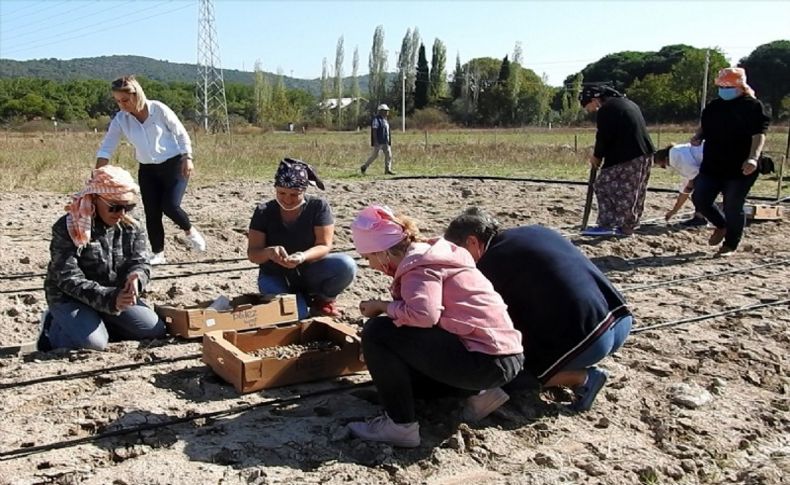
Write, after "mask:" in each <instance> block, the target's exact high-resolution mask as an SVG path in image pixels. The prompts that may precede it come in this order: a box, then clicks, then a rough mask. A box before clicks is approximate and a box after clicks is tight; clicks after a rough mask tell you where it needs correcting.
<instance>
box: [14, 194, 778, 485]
mask: <svg viewBox="0 0 790 485" xmlns="http://www.w3.org/2000/svg"><path fill="white" fill-rule="evenodd" d="M327 185H328V190H327V191H326V192H325V193H324V194H323V195H324V196H325V197H327V199H328V200H329V201H330V203H331V204H332V207H333V209H334V211H335V215H336V219H337V229H336V240H335V247H336V250H339V251H349V254H351V255H352V256H354V257H355V258H357V261H358V263H359V265H360V271H359V274H358V278H357V280H356V282H355V283H354V285H353V286H352V287H351V288H350V289H349V290H348V291H347V292H345V293H344V294H343V295H342V297H341V298H340V300H339V306H340V308H341V309H343V311H344V315H343V317H342V318H341V320H342V321H343V322H345V323H348V324H351V325H360V324H361V323H362V318H361V316H360V314H359V311H358V309H357V305H358V302H359V301H360V300H361V299H369V298H375V297H383V296H386V294H387V284H388V278H387V277H385V276H382V275H380V274H378V273H375V272H373V271H372V270H371V269H369V268H368V267H367V266H366V264H365V262H364V261H363V260H360V259H359V255H357V254H356V253H354V252H353V251H352V250H351V243H350V233H349V224H350V222H351V220H352V218H353V216H354V214H355V213H356V211H358V210H359V209H361V208H362V207H364V206H365V205H367V204H369V203H371V202H379V203H384V204H387V205H389V206H391V207H393V208H394V209H395V210H396V211H404V212H406V213H408V214H410V215H412V216H415V217H416V218H417V219H419V220H420V221H421V222H422V227H424V230H425V233H426V234H427V235H433V234H440V233H441V232H442V230H443V229H444V227H445V225H446V224H447V222H448V221H449V220H450V219H452V218H453V217H454V216H455V215H457V214H458V213H459V212H460V211H461V210H462V209H463V208H464V207H466V206H469V205H479V206H482V207H483V208H486V209H488V210H490V211H491V212H493V213H494V214H495V215H496V217H497V218H499V220H500V221H501V222H502V223H503V225H504V226H514V225H521V224H530V223H540V224H546V225H549V226H552V227H556V228H559V229H560V230H561V231H562V232H564V233H565V234H567V235H568V236H569V237H571V239H572V240H573V241H574V242H575V243H576V244H577V245H578V246H579V247H581V248H582V250H583V251H584V252H585V253H586V254H588V255H589V257H590V258H592V260H593V261H594V262H595V263H596V264H597V265H598V266H599V267H601V268H602V269H603V270H604V271H605V272H606V273H607V274H608V275H609V277H610V278H611V279H612V280H613V281H615V282H616V283H617V284H618V285H619V287H620V288H622V289H623V290H624V291H625V292H626V296H627V297H628V299H629V303H630V304H631V305H632V307H633V311H634V313H635V315H636V317H637V322H636V325H639V326H646V325H653V324H659V323H662V322H669V321H675V320H678V319H684V318H693V317H700V316H703V315H705V314H709V313H717V312H722V311H725V310H730V309H735V308H739V307H742V306H747V305H752V304H759V303H772V302H777V301H781V300H784V299H787V298H790V290H788V281H790V268H788V265H787V264H776V265H772V266H765V267H762V268H757V269H753V270H751V271H747V272H740V273H731V274H725V275H720V276H714V277H711V278H707V279H697V280H691V281H683V282H678V283H677V284H675V285H669V286H660V287H653V288H640V287H642V286H644V285H648V284H650V283H654V282H661V281H668V280H671V279H678V278H687V277H691V276H699V275H715V274H716V273H720V272H723V271H726V270H734V269H740V268H748V267H752V266H755V265H759V264H766V263H771V262H776V261H780V260H786V259H788V258H789V257H790V244H788V239H790V229H788V227H790V226H788V224H787V221H786V220H784V221H779V222H762V223H756V224H752V225H751V226H750V227H749V228H748V229H747V234H746V237H745V241H744V243H743V244H742V250H741V251H740V252H738V253H737V254H736V255H734V256H732V257H730V258H726V259H715V258H712V254H713V250H712V249H711V248H710V247H709V246H707V245H706V241H707V236H708V231H709V230H708V229H704V228H699V229H692V230H683V229H681V228H679V227H677V226H674V225H669V226H668V225H666V224H664V223H663V222H659V223H653V224H645V225H643V226H642V228H640V229H639V230H638V232H637V235H636V236H634V237H631V238H626V239H605V240H588V239H584V238H581V237H578V236H577V235H575V234H574V232H575V230H576V229H575V228H574V226H575V225H578V221H579V220H580V219H581V205H582V203H583V199H584V192H583V190H582V189H581V188H579V187H568V186H560V185H539V184H530V183H516V182H505V181H475V180H464V181H453V180H386V181H385V180H374V179H367V180H359V181H341V182H334V183H333V182H332V181H330V182H329V183H328V184H327ZM272 195H273V191H272V188H271V187H270V186H268V185H253V184H245V183H223V184H220V185H217V186H213V187H207V188H203V189H199V190H198V189H194V188H191V189H190V191H189V193H188V194H187V196H186V198H185V208H186V209H187V211H188V212H189V213H190V214H191V215H192V217H193V220H194V222H195V224H196V226H197V227H198V228H200V229H201V230H202V231H203V232H204V234H205V235H206V239H207V241H208V247H209V250H208V252H207V253H206V254H195V253H193V252H192V251H190V250H189V249H188V245H187V244H186V243H185V242H184V241H182V240H181V239H180V237H179V236H178V234H177V233H178V231H177V230H176V228H175V227H174V226H173V225H172V224H170V225H168V226H166V227H167V230H168V241H167V257H168V259H169V260H170V261H171V263H170V264H168V265H165V266H159V267H156V268H155V271H154V276H155V277H156V278H157V279H156V280H154V281H153V282H152V283H151V285H150V288H149V291H148V293H147V294H146V295H145V297H144V298H145V300H146V301H148V302H150V303H152V304H157V303H160V304H161V303H167V304H193V303H196V302H201V301H207V300H214V299H216V298H217V297H219V296H221V295H225V296H228V297H232V296H235V295H240V294H243V293H247V292H254V291H255V289H256V285H255V275H256V273H255V268H254V267H253V266H252V265H251V264H250V263H248V262H247V261H246V259H245V251H246V231H247V226H248V223H249V218H250V216H251V215H252V211H253V207H254V205H255V204H256V203H257V202H259V201H262V200H266V199H269V198H271V197H272ZM671 200H672V196H671V195H667V194H660V195H657V194H649V196H648V203H647V209H646V214H645V218H646V219H648V220H649V219H656V218H658V219H660V217H661V215H662V214H663V213H664V211H665V210H666V208H668V207H670V206H671ZM65 202H66V197H64V196H63V195H59V194H52V193H11V194H9V193H5V194H0V261H1V262H2V266H1V267H0V328H1V329H2V332H0V346H6V347H7V346H13V345H15V344H20V343H23V342H28V341H31V340H33V339H35V337H36V334H37V323H38V320H39V316H40V314H41V312H42V311H43V310H44V308H45V306H46V303H45V301H44V298H43V292H42V291H41V287H42V281H43V278H42V277H41V276H39V275H41V274H42V273H43V272H44V271H45V270H46V264H47V262H48V239H49V233H50V226H51V224H52V223H53V222H54V221H55V220H56V218H57V217H58V216H59V215H60V214H62V207H63V205H64V203H65ZM168 224H169V223H168ZM210 260H214V261H213V262H208V261H210ZM218 270H222V272H218ZM789 325H790V310H788V306H787V305H780V306H769V307H765V308H760V309H754V310H749V311H746V312H741V313H738V314H733V315H726V316H721V317H717V318H712V319H705V320H702V321H698V322H689V323H687V324H684V325H679V326H672V327H664V328H657V329H655V330H649V331H644V332H640V333H636V334H634V335H632V336H631V337H630V339H629V340H628V342H627V343H626V345H625V346H624V348H623V349H622V350H621V351H620V352H619V353H618V354H617V355H615V356H614V357H613V358H610V359H607V360H606V361H604V362H603V367H605V368H606V369H608V370H609V371H610V373H611V376H612V377H611V379H610V380H609V383H608V385H607V386H606V387H605V388H604V390H603V391H602V393H601V394H600V396H599V399H598V401H597V402H596V404H595V406H594V408H593V409H592V410H591V411H590V412H588V413H585V414H581V415H573V414H571V413H569V412H567V411H566V410H565V408H564V407H563V406H562V404H561V403H558V402H557V400H559V401H561V400H562V393H556V392H554V391H546V392H544V393H541V394H533V393H522V394H517V395H514V396H512V399H511V400H510V401H509V402H508V403H507V404H506V405H505V406H503V407H502V408H501V409H500V410H498V411H497V412H495V413H494V414H493V415H491V416H490V417H489V418H486V419H485V420H484V421H482V422H480V423H476V424H474V425H469V424H465V423H462V422H461V421H460V418H459V415H460V403H459V402H458V401H456V400H452V399H445V400H440V401H430V402H428V401H424V402H420V403H419V420H420V425H421V432H422V445H421V446H420V447H419V448H416V449H410V450H402V449H396V448H392V447H389V446H387V445H381V444H374V443H366V442H362V441H359V440H356V439H352V438H351V437H350V436H349V435H348V433H347V431H346V428H345V423H347V422H349V421H352V420H357V419H360V418H366V417H370V416H373V415H375V414H376V413H378V412H379V407H378V406H377V404H376V396H375V392H374V389H373V388H372V387H370V386H366V385H365V383H366V382H367V381H368V380H369V376H368V375H367V374H366V373H360V374H357V375H354V376H350V377H346V378H341V379H337V380H335V381H325V382H319V383H311V384H303V385H296V386H290V387H287V388H281V389H273V390H266V391H262V392H258V393H252V394H247V395H243V396H240V395H238V394H237V393H236V392H235V391H234V389H233V388H232V387H231V386H230V385H229V384H226V383H224V382H223V381H222V380H221V379H220V378H219V377H217V376H216V375H214V374H213V373H212V372H211V370H210V369H208V368H207V367H206V365H205V364H203V363H202V362H201V361H200V359H199V357H195V356H197V355H199V353H200V343H199V341H184V340H179V339H165V340H161V341H146V342H119V343H113V344H111V345H110V348H109V349H108V351H106V352H91V351H70V352H62V351H53V352H49V353H40V352H32V353H24V354H18V353H14V352H11V351H10V350H6V351H4V354H5V355H3V356H2V357H0V483H13V484H34V483H59V484H76V483H85V484H118V485H122V484H129V485H131V484H173V483H201V484H202V483H223V484H236V483H255V484H269V483H272V484H273V483H370V484H376V483H381V484H389V483H397V484H412V483H428V484H445V485H450V484H468V483H513V484H556V483H590V484H626V483H628V484H632V483H642V484H659V483H681V484H697V483H744V484H780V483H790V480H789V479H788V477H790V371H789V370H788V369H789V368H790V359H789V357H788V356H790V331H789V330H788V326H789ZM178 357H182V359H179V360H175V358H178ZM163 359H164V360H165V362H158V361H160V360H163ZM124 364H136V365H135V366H130V367H131V368H129V367H127V368H125V369H124V370H119V371H113V370H112V368H113V367H114V366H119V365H124ZM352 384H357V385H356V386H351V385H352ZM333 390H334V391H335V392H332V391H333ZM324 391H326V392H324ZM315 393H318V394H317V395H316V394H315ZM311 394H312V396H311ZM303 395H304V396H305V397H303V398H301V399H298V397H299V396H303ZM267 402H269V404H265V403H267ZM245 405H255V406H246V407H244V406H245ZM231 408H240V412H238V413H235V414H218V415H216V416H211V417H201V418H198V419H194V420H184V421H183V422H181V423H179V424H175V425H172V426H167V427H154V426H150V428H151V429H148V430H140V431H138V432H135V433H132V434H123V435H118V436H112V437H107V438H103V439H100V440H95V441H86V442H83V443H80V442H73V440H79V439H81V438H88V437H90V436H91V435H94V434H96V433H101V432H109V431H113V430H119V429H122V428H126V427H130V426H140V425H155V424H156V423H161V422H165V421H170V420H173V419H176V418H181V417H189V416H193V415H194V414H195V413H207V412H212V411H222V410H228V409H231ZM64 441H68V442H70V443H68V446H64V447H62V448H56V449H52V450H39V449H37V448H36V447H37V446H41V445H46V444H50V443H57V442H64ZM22 450H27V451H28V452H29V453H28V454H22ZM10 453H13V454H10Z"/></svg>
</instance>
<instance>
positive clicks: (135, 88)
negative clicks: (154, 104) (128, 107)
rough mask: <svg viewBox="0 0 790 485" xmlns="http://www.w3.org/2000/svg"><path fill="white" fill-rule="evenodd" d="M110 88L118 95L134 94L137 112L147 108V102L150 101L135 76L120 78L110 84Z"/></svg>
mask: <svg viewBox="0 0 790 485" xmlns="http://www.w3.org/2000/svg"><path fill="white" fill-rule="evenodd" d="M110 88H111V89H112V91H113V92H116V93H128V94H133V95H134V96H135V99H136V101H137V102H136V103H135V109H136V110H137V111H142V110H143V108H145V102H146V101H148V98H146V97H145V91H143V87H142V86H140V82H139V81H138V80H137V78H136V77H134V75H131V74H130V75H128V76H123V77H119V78H118V79H116V80H115V81H113V82H112V84H110Z"/></svg>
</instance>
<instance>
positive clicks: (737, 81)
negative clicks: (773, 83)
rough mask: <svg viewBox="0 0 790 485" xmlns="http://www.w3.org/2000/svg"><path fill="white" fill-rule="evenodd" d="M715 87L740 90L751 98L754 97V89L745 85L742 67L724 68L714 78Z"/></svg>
mask: <svg viewBox="0 0 790 485" xmlns="http://www.w3.org/2000/svg"><path fill="white" fill-rule="evenodd" d="M715 82H716V86H721V87H725V88H741V89H743V91H744V92H745V93H746V94H748V95H749V96H751V97H754V89H752V88H751V86H749V85H748V84H746V70H745V69H743V68H742V67H725V68H724V69H721V70H719V75H718V76H716V81H715Z"/></svg>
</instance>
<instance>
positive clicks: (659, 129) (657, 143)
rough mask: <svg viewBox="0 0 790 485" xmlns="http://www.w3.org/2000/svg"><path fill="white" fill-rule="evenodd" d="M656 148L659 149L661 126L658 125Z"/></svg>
mask: <svg viewBox="0 0 790 485" xmlns="http://www.w3.org/2000/svg"><path fill="white" fill-rule="evenodd" d="M656 146H657V147H658V148H661V125H658V140H657V141H656Z"/></svg>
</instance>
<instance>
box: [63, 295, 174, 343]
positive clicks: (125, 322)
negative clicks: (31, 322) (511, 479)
mask: <svg viewBox="0 0 790 485" xmlns="http://www.w3.org/2000/svg"><path fill="white" fill-rule="evenodd" d="M49 312H50V313H51V314H52V323H51V325H50V327H49V332H48V337H49V342H50V344H51V345H52V348H56V349H57V348H67V349H93V350H104V349H105V348H107V343H108V342H109V341H110V337H111V336H112V337H113V338H117V339H122V340H140V339H146V338H158V337H163V336H164V335H165V333H166V331H165V324H164V322H163V321H162V320H160V319H159V316H158V315H157V314H156V313H154V311H153V310H151V309H150V308H148V307H147V306H146V305H145V304H144V303H143V302H141V301H139V300H138V301H137V304H136V305H134V306H132V307H130V308H127V309H126V310H124V311H122V312H121V313H120V314H119V315H110V314H107V313H99V312H97V311H96V310H94V309H93V308H91V307H89V306H88V305H86V304H84V303H80V302H78V301H76V300H75V301H72V302H67V303H58V304H56V305H53V306H51V307H49Z"/></svg>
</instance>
